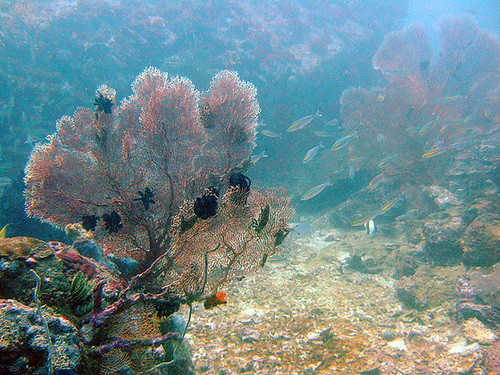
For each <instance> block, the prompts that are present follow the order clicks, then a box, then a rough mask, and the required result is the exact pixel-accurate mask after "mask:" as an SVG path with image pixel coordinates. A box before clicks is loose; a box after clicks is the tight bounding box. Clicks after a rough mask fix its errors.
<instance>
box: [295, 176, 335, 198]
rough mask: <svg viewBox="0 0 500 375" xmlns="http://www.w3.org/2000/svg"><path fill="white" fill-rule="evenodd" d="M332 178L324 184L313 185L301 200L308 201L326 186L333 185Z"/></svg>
mask: <svg viewBox="0 0 500 375" xmlns="http://www.w3.org/2000/svg"><path fill="white" fill-rule="evenodd" d="M332 185H333V184H332V180H330V178H328V180H326V182H325V183H324V184H321V185H318V186H315V187H313V188H312V189H311V190H309V191H308V192H307V193H305V194H304V196H303V197H302V198H300V200H301V201H307V200H309V199H311V198H314V197H315V196H316V195H318V194H319V193H321V192H322V191H323V190H324V189H325V188H326V187H328V186H332Z"/></svg>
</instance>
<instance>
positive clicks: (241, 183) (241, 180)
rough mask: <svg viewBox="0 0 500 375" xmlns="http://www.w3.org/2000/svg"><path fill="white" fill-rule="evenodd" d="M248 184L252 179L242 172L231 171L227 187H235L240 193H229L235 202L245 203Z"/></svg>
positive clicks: (248, 192) (248, 191)
mask: <svg viewBox="0 0 500 375" xmlns="http://www.w3.org/2000/svg"><path fill="white" fill-rule="evenodd" d="M250 185H252V180H250V178H249V177H247V176H245V175H244V174H243V173H233V174H232V175H231V176H230V177H229V187H230V188H232V189H234V188H237V189H238V190H239V191H240V193H239V194H233V195H231V199H232V200H233V201H234V202H235V203H237V204H240V205H245V204H246V203H247V198H248V195H249V194H250Z"/></svg>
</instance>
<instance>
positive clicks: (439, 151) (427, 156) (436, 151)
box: [422, 147, 448, 159]
mask: <svg viewBox="0 0 500 375" xmlns="http://www.w3.org/2000/svg"><path fill="white" fill-rule="evenodd" d="M447 149H448V147H439V148H435V149H432V150H430V151H427V152H426V153H425V154H423V155H422V158H423V159H430V158H433V157H435V156H438V155H441V154H442V153H444V152H445V151H446V150H447Z"/></svg>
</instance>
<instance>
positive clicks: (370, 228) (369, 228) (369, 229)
mask: <svg viewBox="0 0 500 375" xmlns="http://www.w3.org/2000/svg"><path fill="white" fill-rule="evenodd" d="M364 225H365V229H366V234H367V235H369V236H370V235H372V234H373V233H375V231H376V230H377V227H376V226H375V221H374V220H373V219H370V220H369V221H368V222H366V223H365V224H364Z"/></svg>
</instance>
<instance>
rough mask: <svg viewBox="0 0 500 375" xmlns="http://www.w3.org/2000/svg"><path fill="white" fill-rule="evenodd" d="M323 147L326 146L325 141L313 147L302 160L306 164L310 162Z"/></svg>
mask: <svg viewBox="0 0 500 375" xmlns="http://www.w3.org/2000/svg"><path fill="white" fill-rule="evenodd" d="M322 148H325V146H323V143H321V142H320V143H319V145H317V146H316V147H313V148H311V149H310V150H309V151H307V152H306V154H305V155H304V159H303V160H302V163H304V164H305V163H309V162H310V161H311V160H313V159H314V157H315V156H316V154H317V153H318V151H319V150H321V149H322Z"/></svg>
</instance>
